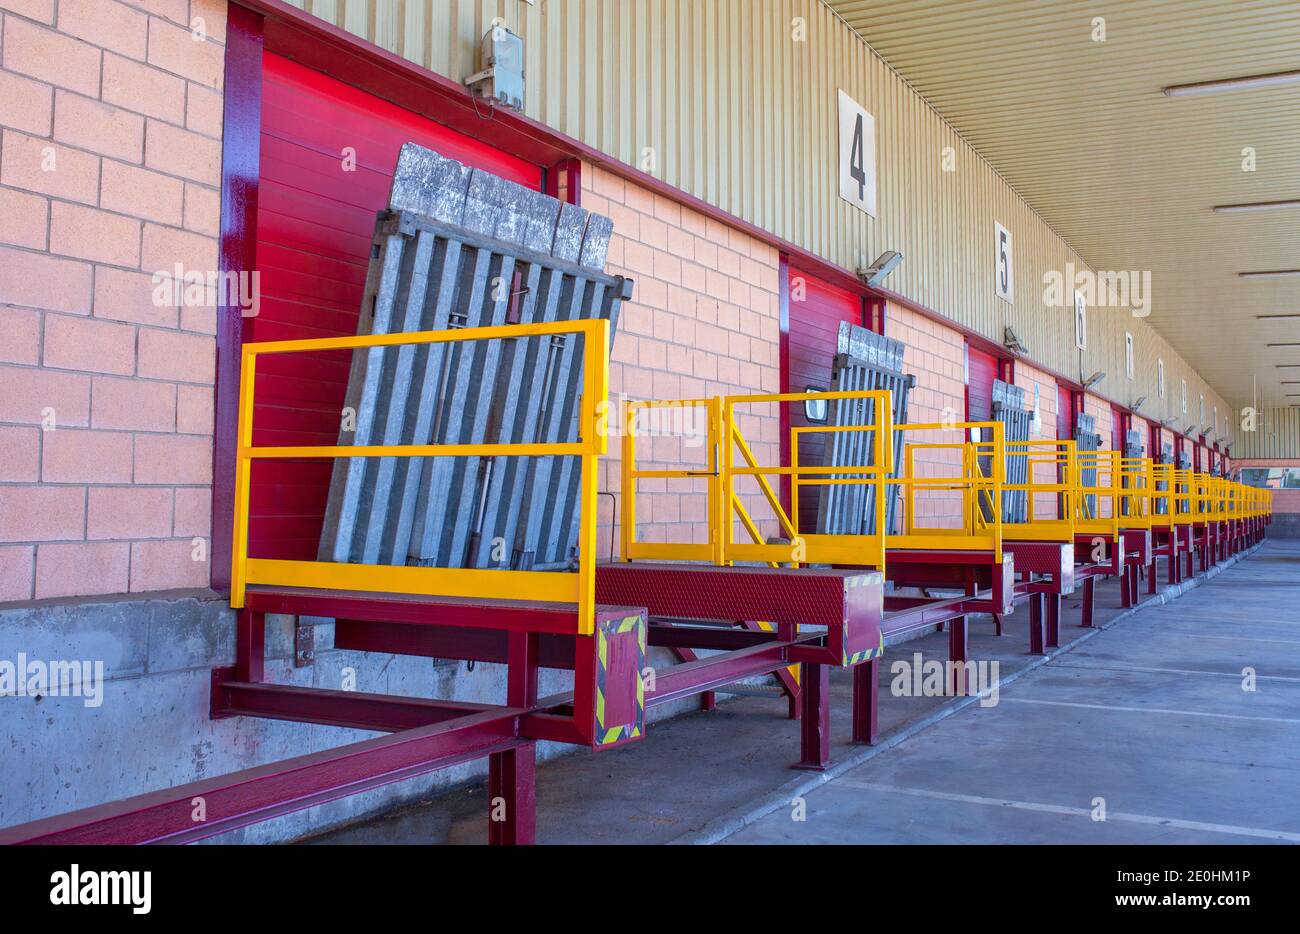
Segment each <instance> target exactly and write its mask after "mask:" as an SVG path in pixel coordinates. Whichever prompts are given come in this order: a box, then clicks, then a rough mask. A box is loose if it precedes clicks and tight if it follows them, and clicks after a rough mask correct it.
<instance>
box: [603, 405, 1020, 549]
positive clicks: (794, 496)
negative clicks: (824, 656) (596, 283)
mask: <svg viewBox="0 0 1300 934" xmlns="http://www.w3.org/2000/svg"><path fill="white" fill-rule="evenodd" d="M838 399H860V400H863V401H864V402H866V403H867V404H868V405H870V406H871V413H870V417H869V418H868V419H866V420H865V421H866V422H867V423H866V424H862V425H845V426H833V425H807V426H800V427H795V428H792V429H791V430H790V435H789V438H790V452H791V456H790V464H789V465H788V466H786V465H781V464H776V465H770V464H763V463H760V462H759V459H758V458H757V457H756V456H755V453H754V450H753V448H752V447H751V445H750V444H749V443H748V441H747V440H746V438H745V436H744V434H743V432H742V431H741V430H740V426H739V416H738V413H737V409H738V408H739V407H746V408H748V407H753V406H763V405H788V404H792V403H799V402H806V401H809V400H815V401H819V402H822V401H824V402H826V403H832V402H835V401H836V400H838ZM673 406H690V407H698V408H703V409H707V410H708V412H709V415H708V423H709V440H708V456H707V459H706V462H705V464H704V465H702V466H698V467H693V468H689V469H682V468H674V469H657V468H656V469H649V468H646V469H643V468H642V467H640V466H639V463H640V454H639V453H638V450H637V442H638V438H641V437H643V433H642V432H641V430H640V428H639V427H638V425H639V419H638V418H637V415H638V414H639V413H641V412H645V411H650V410H653V409H658V408H670V407H673ZM626 411H627V413H628V415H627V418H626V419H625V431H624V436H623V468H622V481H623V484H622V496H623V501H622V508H621V517H622V529H621V541H622V556H623V559H624V560H625V561H632V560H637V559H650V560H680V561H712V562H714V563H717V564H730V563H733V562H736V561H744V562H760V563H768V564H772V565H783V564H848V565H854V566H858V567H873V568H877V569H883V568H884V566H885V560H886V550H887V548H898V549H902V548H910V549H927V550H935V549H944V550H972V551H973V550H989V551H993V552H996V553H998V554H1000V553H1001V550H1002V541H1003V524H1002V517H1001V509H1000V508H994V509H986V508H982V506H981V504H990V503H994V504H1000V503H1001V499H1002V492H1003V490H1004V489H1005V483H1006V477H1005V458H1006V445H1005V443H1004V440H1003V425H1002V423H1001V422H957V423H953V424H947V423H944V424H939V423H935V424H914V425H894V424H892V422H891V418H892V416H891V397H890V393H889V392H888V391H885V390H871V391H865V390H860V391H845V392H817V393H780V394H764V395H743V396H726V397H720V398H717V399H691V400H684V401H680V402H679V401H671V402H668V401H656V402H633V403H629V404H628V407H627V410H626ZM972 430H976V431H986V432H987V433H988V434H989V435H990V438H989V440H985V441H961V442H954V443H935V442H910V443H907V444H905V445H904V452H905V469H904V470H902V471H901V476H897V477H892V476H890V474H891V473H893V472H894V469H895V465H894V464H893V451H894V445H895V442H896V439H897V436H898V435H900V434H903V435H904V436H906V434H907V433H910V432H944V431H955V432H960V433H961V435H962V437H963V438H965V437H966V436H967V434H968V433H970V432H971V431H972ZM843 432H865V433H867V435H868V439H867V442H866V444H865V445H863V446H859V449H860V450H864V451H865V452H867V453H866V454H865V455H864V456H865V457H866V459H867V460H868V461H869V463H863V464H851V465H834V466H826V465H822V464H816V465H813V464H801V463H800V462H799V445H800V441H801V440H804V439H805V438H806V437H808V436H811V435H829V434H835V433H843ZM936 450H940V451H952V452H954V453H953V455H952V456H951V457H947V458H946V461H947V462H948V464H949V465H950V466H951V470H950V471H949V472H947V473H938V474H935V473H934V472H935V471H936V470H938V469H939V468H941V467H942V466H944V465H942V464H935V463H929V464H927V465H926V466H927V468H929V469H930V470H931V472H932V473H931V475H925V474H923V472H922V470H921V469H919V468H920V464H919V463H918V456H920V455H922V454H923V452H933V451H936ZM940 458H941V459H943V455H940ZM781 477H788V478H789V482H790V492H791V509H790V511H789V512H788V513H787V511H786V510H785V508H784V507H783V505H782V503H781V498H780V496H779V495H778V492H777V490H776V488H774V486H773V478H781ZM701 478H703V479H704V480H705V481H706V486H707V491H708V508H707V515H708V519H709V536H708V541H707V542H703V543H700V542H649V541H639V540H638V537H637V505H636V499H637V493H638V482H639V481H645V480H663V481H665V482H671V481H673V480H683V479H696V480H699V479H701ZM743 478H752V480H751V481H750V482H751V483H752V484H753V485H754V487H755V489H754V490H753V491H752V492H756V493H757V494H760V495H761V496H762V500H763V501H764V502H765V503H766V505H767V508H768V509H769V510H770V512H771V515H772V516H773V517H774V520H775V523H776V531H777V533H778V534H777V535H776V536H773V540H769V539H767V538H765V537H764V536H763V534H762V533H761V531H760V529H759V523H757V522H756V521H755V520H754V518H753V517H752V516H751V514H750V511H749V509H748V508H747V507H746V505H745V500H744V498H743V495H742V494H743V492H744V491H742V490H740V489H739V488H738V484H740V483H742V482H743ZM826 486H865V487H867V488H868V496H867V497H865V498H864V502H866V503H869V504H870V508H871V509H872V511H873V512H872V521H871V522H870V523H869V525H870V526H871V527H872V528H874V530H875V531H874V532H871V533H866V534H858V535H840V534H819V533H801V532H799V527H800V516H799V499H800V496H799V494H800V492H801V490H802V489H804V488H807V487H814V488H815V487H826ZM895 490H896V491H898V505H899V507H900V508H901V510H902V514H903V524H902V525H903V530H902V531H901V532H899V533H894V532H893V530H891V529H889V528H888V518H887V517H888V508H889V501H890V499H891V495H892V494H893V491H895ZM927 491H931V492H939V491H947V492H949V493H952V492H956V493H958V494H959V499H960V507H959V509H960V519H959V525H955V526H954V527H951V528H949V527H939V526H927V525H925V524H924V519H923V513H924V510H923V509H922V508H921V506H922V499H923V497H924V496H925V494H926V492H927ZM738 529H739V531H740V535H741V536H743V538H744V539H747V540H740V537H738V535H737V530H738Z"/></svg>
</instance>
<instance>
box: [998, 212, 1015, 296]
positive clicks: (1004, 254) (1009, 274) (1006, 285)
mask: <svg viewBox="0 0 1300 934" xmlns="http://www.w3.org/2000/svg"><path fill="white" fill-rule="evenodd" d="M993 237H994V240H995V241H996V243H995V246H996V248H997V254H996V260H995V262H996V265H995V266H994V267H993V291H994V292H996V293H997V296H998V298H1000V299H1002V300H1003V301H1004V302H1009V303H1011V304H1013V305H1014V304H1015V301H1016V290H1015V283H1016V274H1015V267H1014V266H1013V265H1012V263H1011V231H1009V230H1007V229H1006V228H1005V227H1003V226H1002V225H1001V224H999V223H997V222H996V221H994V223H993Z"/></svg>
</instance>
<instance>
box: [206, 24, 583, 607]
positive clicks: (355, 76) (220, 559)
mask: <svg viewBox="0 0 1300 934" xmlns="http://www.w3.org/2000/svg"><path fill="white" fill-rule="evenodd" d="M252 5H256V6H258V7H261V8H263V10H269V11H270V12H271V13H274V14H276V15H274V16H270V17H267V16H264V15H263V10H254V9H251V8H250V6H252ZM305 16H306V14H302V13H300V12H299V11H297V10H294V9H293V8H291V7H287V6H284V5H283V4H281V3H279V2H278V0H271V2H266V0H255V2H253V3H250V5H249V6H246V5H243V4H241V3H231V4H230V6H229V11H228V14H227V25H226V52H225V68H226V82H227V84H226V91H225V100H224V105H223V112H222V119H223V142H222V152H221V239H220V247H219V249H220V253H219V255H220V264H221V272H222V274H223V275H224V274H226V273H231V272H234V273H239V272H244V271H247V270H250V269H256V268H257V207H258V186H259V180H260V175H261V142H262V140H261V137H262V68H263V64H262V58H263V52H264V51H266V52H277V53H281V54H285V55H287V56H288V57H291V58H294V59H295V60H297V61H299V62H300V63H304V64H306V65H307V67H311V68H314V69H315V70H320V71H322V72H324V73H326V74H328V75H329V76H331V77H335V78H338V79H340V80H343V81H345V82H347V83H349V84H352V85H353V86H356V87H359V88H361V89H362V90H365V91H367V92H369V93H373V91H372V90H371V88H370V86H371V85H373V84H374V83H375V82H376V81H379V82H380V83H381V84H382V83H383V79H377V78H375V77H374V76H373V75H371V76H369V80H365V81H361V80H359V79H361V78H363V77H365V76H363V75H362V74H361V73H360V72H359V71H358V70H357V68H356V65H355V63H352V64H353V67H352V68H351V69H349V68H347V67H338V66H339V65H340V62H339V61H338V60H337V59H334V58H329V57H328V56H327V57H325V58H321V57H320V50H321V48H328V46H329V42H328V38H329V33H330V32H334V33H337V35H338V38H339V40H340V41H343V42H345V43H346V44H347V45H349V46H352V47H356V46H359V45H362V43H361V42H360V40H357V39H354V38H353V37H350V36H347V34H346V33H343V32H342V31H341V30H336V29H334V27H330V26H329V25H328V24H326V23H324V22H323V21H314V22H312V23H311V24H310V25H311V31H310V32H308V33H307V34H305V35H304V34H303V33H302V32H301V31H296V30H295V28H294V27H295V26H301V25H302V19H303V17H305ZM307 19H309V20H311V19H314V18H311V17H307ZM313 47H314V48H313ZM313 51H314V52H315V54H316V56H317V58H316V60H315V61H312V60H311V55H310V54H308V55H304V54H301V53H304V52H308V53H310V52H313ZM304 59H305V60H306V61H304ZM406 64H407V65H408V66H409V67H415V66H411V65H410V63H406ZM428 74H429V76H430V77H436V76H433V75H432V73H428ZM387 78H388V80H389V81H393V80H396V76H395V75H393V74H392V73H389V74H388V75H387ZM442 80H443V82H446V79H442ZM432 83H433V84H434V85H435V86H436V85H437V82H432ZM427 90H431V91H432V90H438V89H437V88H436V87H434V88H431V89H427ZM441 90H442V92H443V94H444V97H443V98H442V99H443V100H446V97H445V95H446V90H447V89H446V88H441ZM458 90H459V92H460V93H461V94H463V95H464V96H465V100H468V99H469V98H468V93H467V92H465V91H464V89H458ZM385 97H386V99H388V100H392V101H394V102H399V103H400V100H401V98H400V96H399V95H392V94H388V95H385ZM435 97H436V95H435ZM436 106H437V105H436V104H435V107H436ZM407 109H412V110H413V111H414V112H415V113H417V114H419V115H420V116H424V117H425V118H426V119H428V112H427V111H422V110H418V109H415V108H413V107H408V108H407ZM435 112H438V113H439V117H444V116H447V117H449V119H447V120H446V125H447V126H449V127H450V128H451V129H453V130H456V131H458V132H462V133H464V134H465V135H468V136H470V137H471V138H474V139H477V140H479V141H481V142H484V143H485V144H487V145H491V146H494V147H498V148H499V143H502V142H507V141H508V142H507V145H508V147H509V148H508V150H507V151H509V152H511V153H512V154H515V155H519V156H520V157H521V158H524V159H525V160H530V161H531V160H535V159H538V158H540V159H544V160H547V161H541V162H535V164H539V165H541V166H543V169H542V179H543V187H544V189H545V190H546V191H547V192H548V193H550V194H552V195H554V196H556V197H560V198H562V199H563V200H566V201H569V202H570V203H573V204H577V203H578V200H579V197H580V193H581V187H582V185H581V159H580V158H578V156H577V155H576V154H575V152H573V151H572V150H570V151H567V152H566V151H563V150H559V149H558V148H557V147H556V146H555V144H554V143H553V142H551V141H549V140H547V139H546V138H545V137H533V136H531V135H530V136H529V137H527V138H523V137H521V136H520V133H519V127H511V126H509V125H510V124H512V122H513V119H515V115H512V114H496V113H494V115H493V116H494V120H491V121H484V120H481V119H476V120H474V121H473V122H467V121H466V120H464V119H463V118H462V119H460V120H457V119H455V117H456V114H455V113H449V114H443V113H442V112H441V109H438V110H435ZM497 117H500V119H496V118H497ZM517 119H518V120H521V121H522V120H524V119H525V118H517ZM439 122H442V121H441V120H440V121H439ZM528 122H530V121H528ZM503 125H507V130H505V131H503V130H502V126H503ZM467 131H468V132H467ZM244 338H245V330H244V319H243V317H242V316H241V309H240V307H239V306H238V305H229V304H226V305H222V306H221V307H220V308H219V309H218V315H217V333H216V380H215V391H214V422H213V444H212V532H211V548H210V550H209V553H210V555H211V564H210V573H211V586H212V589H214V590H216V591H218V592H226V591H228V590H229V588H230V565H231V557H232V552H233V533H234V506H235V462H236V438H237V433H238V424H239V370H240V356H241V351H240V348H241V347H242V346H243V343H244Z"/></svg>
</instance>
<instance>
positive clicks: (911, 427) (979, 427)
mask: <svg viewBox="0 0 1300 934" xmlns="http://www.w3.org/2000/svg"><path fill="white" fill-rule="evenodd" d="M896 430H898V431H902V432H910V431H926V432H935V431H954V430H956V431H961V432H962V433H963V436H966V435H969V434H972V433H974V432H980V433H983V432H985V431H987V432H988V433H989V434H990V435H991V436H992V437H991V438H989V439H988V440H982V441H957V442H917V441H909V442H905V444H904V452H903V471H902V476H900V477H897V478H891V479H890V480H889V483H890V484H896V485H898V486H900V487H902V493H903V495H902V500H903V516H904V525H903V528H904V532H903V534H901V535H891V536H889V542H888V545H889V547H890V548H909V549H919V550H924V551H936V550H958V551H992V552H993V553H994V554H998V555H1000V554H1001V553H1002V542H1003V538H1004V536H1003V523H1002V491H1003V490H1004V489H1005V488H1006V440H1005V435H1004V431H1005V426H1004V425H1003V424H1002V423H1001V422H953V423H948V422H935V423H931V424H907V425H899V426H898V427H897V429H896ZM945 450H947V451H955V452H957V456H955V457H952V458H950V461H951V462H952V463H954V464H959V465H960V466H959V467H958V472H956V473H949V474H939V475H929V476H921V475H919V473H918V471H917V463H916V458H917V455H918V454H921V453H922V452H936V451H945ZM927 490H928V491H947V492H957V493H959V494H960V497H961V520H962V524H961V527H960V528H958V527H947V526H926V525H922V524H921V521H920V520H921V515H922V510H921V509H920V508H919V506H920V504H919V502H918V501H917V494H918V493H920V492H922V491H927Z"/></svg>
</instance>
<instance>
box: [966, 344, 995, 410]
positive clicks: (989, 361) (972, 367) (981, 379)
mask: <svg viewBox="0 0 1300 934" xmlns="http://www.w3.org/2000/svg"><path fill="white" fill-rule="evenodd" d="M997 378H998V358H997V357H995V356H993V354H991V353H986V352H985V351H983V350H978V349H976V348H975V347H972V346H970V344H967V345H966V420H967V421H970V422H987V421H990V420H991V419H992V418H993V381H994V380H995V379H997Z"/></svg>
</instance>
